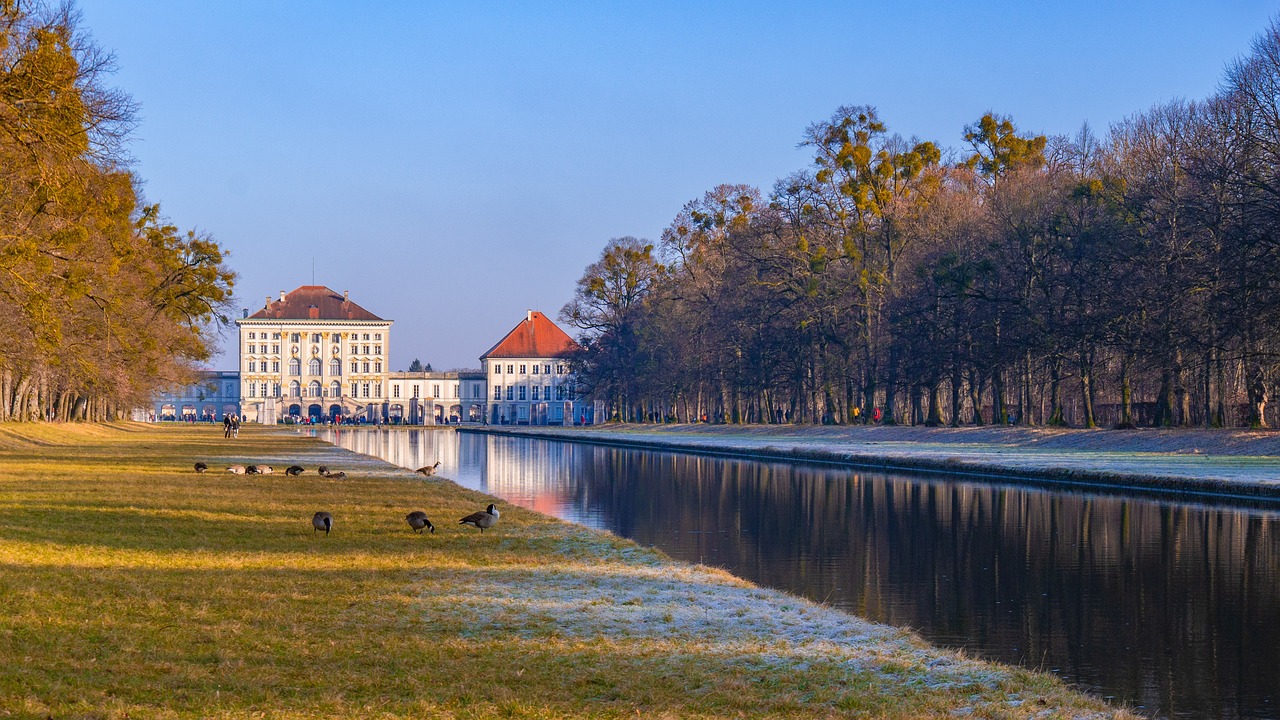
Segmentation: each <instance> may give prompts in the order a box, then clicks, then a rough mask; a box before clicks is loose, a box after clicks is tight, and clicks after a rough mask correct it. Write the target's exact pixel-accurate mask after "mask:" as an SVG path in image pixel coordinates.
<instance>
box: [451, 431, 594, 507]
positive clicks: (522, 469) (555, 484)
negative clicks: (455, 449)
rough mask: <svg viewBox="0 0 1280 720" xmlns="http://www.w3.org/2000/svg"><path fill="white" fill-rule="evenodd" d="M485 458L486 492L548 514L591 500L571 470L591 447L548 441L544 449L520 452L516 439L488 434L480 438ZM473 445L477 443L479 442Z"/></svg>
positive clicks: (590, 450) (589, 451)
mask: <svg viewBox="0 0 1280 720" xmlns="http://www.w3.org/2000/svg"><path fill="white" fill-rule="evenodd" d="M482 442H483V447H484V451H485V452H484V454H485V457H486V469H487V472H486V474H485V477H486V480H487V487H485V488H483V489H484V491H485V492H487V493H491V494H493V495H497V496H498V497H501V498H504V499H506V500H508V501H511V502H514V503H516V504H517V505H521V506H523V507H528V508H532V509H534V510H537V511H538V512H541V513H546V514H548V515H555V516H563V515H564V512H563V509H564V508H565V507H566V506H569V505H571V504H575V503H583V504H585V503H587V501H589V500H590V495H589V493H587V492H586V486H584V485H583V484H582V483H581V482H579V481H578V480H577V479H575V478H574V476H573V473H572V472H571V470H572V468H573V467H574V465H575V464H576V463H580V461H581V460H580V456H581V454H582V453H583V452H586V453H587V454H590V453H591V452H592V451H593V450H594V448H592V447H590V446H579V445H572V444H569V443H548V444H547V446H546V452H539V453H534V454H529V453H521V452H519V451H518V448H520V447H523V445H521V444H520V439H519V438H508V437H499V436H495V435H488V436H485V437H484V438H483V441H482ZM476 445H480V443H479V442H477V443H476Z"/></svg>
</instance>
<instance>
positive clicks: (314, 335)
mask: <svg viewBox="0 0 1280 720" xmlns="http://www.w3.org/2000/svg"><path fill="white" fill-rule="evenodd" d="M311 342H313V343H318V342H320V333H311Z"/></svg>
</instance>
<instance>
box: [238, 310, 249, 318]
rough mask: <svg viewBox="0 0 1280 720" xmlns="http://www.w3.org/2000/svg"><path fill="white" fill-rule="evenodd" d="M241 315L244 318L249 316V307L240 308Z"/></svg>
mask: <svg viewBox="0 0 1280 720" xmlns="http://www.w3.org/2000/svg"><path fill="white" fill-rule="evenodd" d="M240 317H242V318H248V317H249V308H240Z"/></svg>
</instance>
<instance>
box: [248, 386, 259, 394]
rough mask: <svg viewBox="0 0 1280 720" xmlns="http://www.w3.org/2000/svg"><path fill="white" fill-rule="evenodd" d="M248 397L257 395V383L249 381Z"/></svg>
mask: <svg viewBox="0 0 1280 720" xmlns="http://www.w3.org/2000/svg"><path fill="white" fill-rule="evenodd" d="M249 397H258V383H249Z"/></svg>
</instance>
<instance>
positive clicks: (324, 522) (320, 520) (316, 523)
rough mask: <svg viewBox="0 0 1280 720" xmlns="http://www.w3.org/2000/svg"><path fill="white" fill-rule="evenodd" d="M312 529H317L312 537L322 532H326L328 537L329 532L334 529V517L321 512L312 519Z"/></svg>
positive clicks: (312, 532)
mask: <svg viewBox="0 0 1280 720" xmlns="http://www.w3.org/2000/svg"><path fill="white" fill-rule="evenodd" d="M311 527H313V528H315V530H312V531H311V534H312V535H314V534H316V533H317V532H319V531H321V530H323V531H324V534H325V535H328V534H329V531H330V530H332V529H333V516H332V515H330V514H329V513H327V512H325V511H323V510H321V511H320V512H318V513H316V514H315V515H314V516H313V517H312V518H311Z"/></svg>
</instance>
